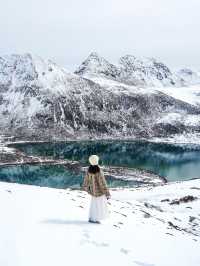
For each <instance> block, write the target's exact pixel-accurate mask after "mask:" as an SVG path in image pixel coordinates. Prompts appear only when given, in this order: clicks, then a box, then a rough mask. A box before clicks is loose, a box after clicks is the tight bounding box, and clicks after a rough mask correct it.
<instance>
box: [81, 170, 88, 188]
mask: <svg viewBox="0 0 200 266" xmlns="http://www.w3.org/2000/svg"><path fill="white" fill-rule="evenodd" d="M82 190H84V191H87V192H88V173H87V174H86V175H85V177H84V180H83V184H82Z"/></svg>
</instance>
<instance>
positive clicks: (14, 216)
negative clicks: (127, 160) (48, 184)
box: [0, 180, 200, 266]
mask: <svg viewBox="0 0 200 266" xmlns="http://www.w3.org/2000/svg"><path fill="white" fill-rule="evenodd" d="M111 194H112V198H111V200H109V208H110V217H109V219H107V220H105V221H104V222H103V223H102V224H101V225H94V224H89V223H88V222H87V219H88V217H87V215H88V208H89V200H90V198H89V196H88V195H86V193H85V192H82V191H79V190H70V189H67V190H59V189H50V188H42V187H35V186H27V185H19V184H9V183H3V182H1V183H0V202H1V204H0V213H1V219H0V236H1V237H0V250H1V252H0V265H2V266H27V265H28V266H35V265H38V266H43V265H49V266H55V265H60V266H62V265H74V266H76V265H77V266H79V265H88V266H90V265H94V263H95V265H102V264H105V265H135V266H153V265H154V266H177V265H180V266H199V264H200V252H199V251H200V181H199V180H192V181H187V182H183V183H172V184H168V185H163V186H158V187H155V188H150V187H149V188H143V189H141V188H140V189H123V190H120V189H115V190H111ZM187 196H190V197H187ZM183 197H185V200H183ZM181 198H182V200H180V199H181ZM175 199H179V201H175ZM184 201H185V202H184Z"/></svg>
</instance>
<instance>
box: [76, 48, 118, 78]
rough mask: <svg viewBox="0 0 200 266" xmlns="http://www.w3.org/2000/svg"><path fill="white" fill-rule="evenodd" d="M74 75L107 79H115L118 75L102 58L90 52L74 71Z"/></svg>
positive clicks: (116, 69) (114, 67)
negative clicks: (97, 76)
mask: <svg viewBox="0 0 200 266" xmlns="http://www.w3.org/2000/svg"><path fill="white" fill-rule="evenodd" d="M75 74H78V75H81V76H82V75H84V76H85V75H86V76H87V75H100V76H104V77H108V78H116V77H117V75H118V74H119V70H118V68H117V67H116V66H114V65H113V64H111V63H109V62H108V61H107V60H106V59H105V58H104V57H102V56H100V55H99V54H98V53H96V52H92V53H91V54H90V55H89V56H88V57H87V59H86V60H85V61H83V63H82V64H81V65H80V66H79V68H78V69H77V70H76V71H75Z"/></svg>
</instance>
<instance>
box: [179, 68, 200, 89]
mask: <svg viewBox="0 0 200 266" xmlns="http://www.w3.org/2000/svg"><path fill="white" fill-rule="evenodd" d="M177 75H178V76H179V77H180V78H181V80H182V81H183V82H184V83H186V84H191V85H194V84H200V71H199V72H198V71H195V70H192V69H189V68H183V69H180V70H179V71H178V72H177Z"/></svg>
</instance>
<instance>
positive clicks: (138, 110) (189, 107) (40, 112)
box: [0, 53, 200, 139]
mask: <svg viewBox="0 0 200 266" xmlns="http://www.w3.org/2000/svg"><path fill="white" fill-rule="evenodd" d="M90 59H91V57H89V62H88V63H89V64H90V68H91V70H93V69H95V71H96V73H93V74H94V76H92V75H91V70H90V71H89V75H88V76H87V75H82V74H80V73H79V75H78V74H76V72H75V73H69V72H68V71H66V70H65V69H64V68H60V67H59V66H58V65H57V64H55V63H54V62H52V61H50V60H43V59H42V58H40V57H37V56H33V55H31V54H24V55H11V56H6V57H0V129H1V132H2V133H9V134H13V135H16V136H19V137H20V138H30V139H32V138H35V139H52V138H55V137H56V138H57V139H64V138H72V137H82V138H85V137H86V138H88V137H91V138H95V137H113V138H119V137H122V138H125V137H132V138H135V137H153V136H156V137H159V136H169V135H171V134H175V133H181V132H186V133H190V132H196V131H199V130H200V128H199V124H198V117H199V114H200V101H199V100H198V99H199V98H198V97H199V96H198V95H199V94H198V89H191V88H185V89H184V90H185V93H186V97H185V98H183V97H180V93H179V92H178V90H179V89H180V88H179V89H178V88H173V87H172V88H173V91H172V92H171V91H169V90H168V89H167V88H166V89H165V86H162V89H161V88H157V87H155V88H153V87H152V88H150V87H146V86H133V85H128V83H124V82H123V80H122V79H116V78H115V77H114V76H113V75H114V74H116V75H120V77H121V73H119V72H117V69H116V68H115V66H114V65H112V64H110V63H109V62H108V61H107V60H104V59H102V58H99V57H98V58H97V54H94V53H93V55H92V59H93V60H92V62H91V60H90ZM128 59H130V57H129V58H128ZM132 59H133V58H132ZM94 62H95V63H94ZM125 62H127V60H125ZM151 64H152V61H151V62H150V66H151ZM139 65H140V64H139ZM85 66H86V67H87V66H88V64H86V65H85ZM99 66H101V67H102V69H101V74H99V72H98V71H99ZM105 66H106V68H105ZM131 67H133V65H132V64H131ZM159 67H160V66H159ZM140 69H141V68H140ZM162 69H163V66H162ZM87 70H88V68H87ZM104 70H106V72H105V71H104ZM166 71H167V72H169V71H168V69H166ZM82 72H85V69H83V71H82ZM110 73H111V74H112V75H110ZM126 73H127V71H126ZM169 74H170V72H169ZM174 90H176V92H177V95H174ZM182 90H183V89H182ZM187 95H189V96H191V98H190V101H187ZM196 96H197V97H196ZM194 99H197V100H198V101H197V103H196V102H195V101H194ZM169 114H170V115H169ZM174 114H175V115H174ZM177 117H178V118H177Z"/></svg>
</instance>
